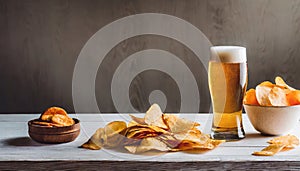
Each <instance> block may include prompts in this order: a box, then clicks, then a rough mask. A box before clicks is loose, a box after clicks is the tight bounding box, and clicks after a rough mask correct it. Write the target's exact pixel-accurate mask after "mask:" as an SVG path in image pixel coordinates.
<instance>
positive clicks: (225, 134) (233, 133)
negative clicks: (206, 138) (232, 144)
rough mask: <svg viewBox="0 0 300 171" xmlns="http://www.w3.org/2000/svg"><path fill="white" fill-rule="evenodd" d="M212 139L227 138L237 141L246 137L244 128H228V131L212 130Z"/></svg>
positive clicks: (227, 139)
mask: <svg viewBox="0 0 300 171" xmlns="http://www.w3.org/2000/svg"><path fill="white" fill-rule="evenodd" d="M210 136H211V138H212V139H216V140H226V141H237V140H240V139H243V138H245V132H244V129H239V130H238V131H237V130H236V129H235V130H226V131H217V130H214V129H213V130H212V132H211V134H210Z"/></svg>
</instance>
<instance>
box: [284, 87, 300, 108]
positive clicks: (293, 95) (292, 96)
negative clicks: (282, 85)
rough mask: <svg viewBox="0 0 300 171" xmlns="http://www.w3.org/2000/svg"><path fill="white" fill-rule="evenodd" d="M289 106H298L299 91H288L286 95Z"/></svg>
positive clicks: (299, 102) (299, 101) (299, 99)
mask: <svg viewBox="0 0 300 171" xmlns="http://www.w3.org/2000/svg"><path fill="white" fill-rule="evenodd" d="M286 98H287V101H288V103H289V105H290V106H291V105H299V104H300V90H294V91H290V92H289V93H288V94H287V95H286Z"/></svg>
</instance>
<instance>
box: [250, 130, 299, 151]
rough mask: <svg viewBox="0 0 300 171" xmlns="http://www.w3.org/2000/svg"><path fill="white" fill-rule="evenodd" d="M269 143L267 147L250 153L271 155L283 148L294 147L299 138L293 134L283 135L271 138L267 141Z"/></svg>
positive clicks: (297, 143)
mask: <svg viewBox="0 0 300 171" xmlns="http://www.w3.org/2000/svg"><path fill="white" fill-rule="evenodd" d="M268 143H269V144H270V145H269V146H268V147H266V148H264V149H262V150H261V151H257V152H254V153H252V154H253V155H256V156H273V155H275V154H276V153H278V152H279V151H284V149H287V148H288V149H289V148H295V147H296V146H298V145H299V139H298V138H297V137H296V136H294V135H290V134H288V135H285V136H279V137H276V138H273V139H271V140H269V141H268Z"/></svg>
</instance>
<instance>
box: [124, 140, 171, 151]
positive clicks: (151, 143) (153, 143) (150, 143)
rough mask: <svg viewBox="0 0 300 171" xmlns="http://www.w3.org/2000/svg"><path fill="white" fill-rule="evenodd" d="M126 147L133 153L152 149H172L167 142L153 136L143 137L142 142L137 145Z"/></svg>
mask: <svg viewBox="0 0 300 171" xmlns="http://www.w3.org/2000/svg"><path fill="white" fill-rule="evenodd" d="M125 149H127V150H128V151H129V152H131V153H142V152H146V151H150V150H157V151H169V150H170V148H169V147H168V146H167V145H166V144H165V143H163V142H162V141H160V140H158V139H156V138H153V137H150V138H145V139H143V140H142V141H141V144H140V145H137V146H125Z"/></svg>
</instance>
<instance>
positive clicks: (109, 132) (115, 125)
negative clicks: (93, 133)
mask: <svg viewBox="0 0 300 171" xmlns="http://www.w3.org/2000/svg"><path fill="white" fill-rule="evenodd" d="M126 128H127V126H126V123H125V122H123V121H113V122H110V123H109V124H107V125H106V126H105V128H104V129H105V134H106V136H113V135H116V134H120V133H121V132H122V131H124V130H125V129H126Z"/></svg>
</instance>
